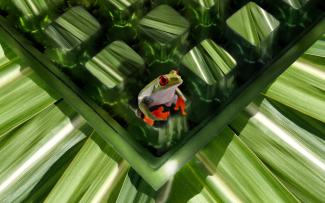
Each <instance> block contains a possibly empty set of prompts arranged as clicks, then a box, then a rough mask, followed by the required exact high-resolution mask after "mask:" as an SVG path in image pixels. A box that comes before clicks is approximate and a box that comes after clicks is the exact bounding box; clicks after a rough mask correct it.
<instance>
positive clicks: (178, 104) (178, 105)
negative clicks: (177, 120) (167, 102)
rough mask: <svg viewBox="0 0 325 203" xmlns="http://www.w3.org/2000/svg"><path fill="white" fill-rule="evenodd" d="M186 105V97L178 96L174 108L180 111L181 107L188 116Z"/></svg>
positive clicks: (182, 111) (184, 114)
mask: <svg viewBox="0 0 325 203" xmlns="http://www.w3.org/2000/svg"><path fill="white" fill-rule="evenodd" d="M185 107H186V104H185V101H184V99H183V98H182V97H178V99H177V101H176V104H175V107H174V110H175V111H178V110H179V109H180V110H181V113H182V115H183V116H186V115H187V113H186V112H185Z"/></svg>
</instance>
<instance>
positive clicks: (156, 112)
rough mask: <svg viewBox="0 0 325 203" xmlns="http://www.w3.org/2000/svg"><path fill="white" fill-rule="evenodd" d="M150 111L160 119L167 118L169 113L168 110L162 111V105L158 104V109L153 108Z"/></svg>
mask: <svg viewBox="0 0 325 203" xmlns="http://www.w3.org/2000/svg"><path fill="white" fill-rule="evenodd" d="M151 113H152V114H153V115H154V116H156V117H157V118H160V119H162V120H167V119H168V117H169V115H170V113H169V111H166V112H164V107H163V106H160V107H159V108H158V109H156V110H153V111H152V112H151Z"/></svg>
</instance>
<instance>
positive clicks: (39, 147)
mask: <svg viewBox="0 0 325 203" xmlns="http://www.w3.org/2000/svg"><path fill="white" fill-rule="evenodd" d="M64 105H65V104H64V103H61V104H59V106H50V107H49V108H48V109H46V110H45V111H43V112H42V113H40V114H39V115H38V116H36V117H35V118H33V119H31V120H30V121H28V122H27V123H26V124H24V125H23V126H21V127H20V128H19V129H17V130H15V131H13V132H11V133H9V134H6V136H5V137H4V138H3V139H2V140H1V142H0V154H1V157H0V163H1V165H0V202H13V201H21V200H22V199H24V198H25V197H26V195H28V193H29V192H30V191H31V190H32V188H33V186H35V185H36V184H37V183H38V181H39V180H40V179H41V178H42V176H43V175H44V174H45V173H46V171H47V170H48V169H49V168H50V167H51V165H52V164H53V163H55V161H56V160H58V158H60V157H61V156H62V155H63V154H64V153H65V152H66V151H67V150H69V149H70V148H71V147H73V146H74V145H75V144H77V143H78V142H80V141H81V140H82V139H84V138H85V136H86V134H89V132H90V130H91V129H90V128H89V127H86V128H84V129H83V131H84V132H82V131H80V130H79V128H81V127H83V126H84V125H86V121H85V120H84V119H83V118H82V117H81V116H80V115H78V114H76V113H74V112H72V111H71V110H69V109H68V108H65V107H64ZM61 109H62V111H61ZM63 112H64V113H63Z"/></svg>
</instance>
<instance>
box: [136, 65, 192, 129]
mask: <svg viewBox="0 0 325 203" xmlns="http://www.w3.org/2000/svg"><path fill="white" fill-rule="evenodd" d="M182 83H183V80H182V78H181V76H180V75H179V74H178V72H177V71H175V70H172V71H170V72H169V73H168V74H165V75H160V76H159V77H157V78H156V79H154V80H153V81H152V82H150V83H149V84H148V85H147V86H145V87H144V88H143V89H142V90H141V91H140V93H139V95H138V106H139V109H140V111H141V112H142V113H143V120H144V122H146V123H147V124H149V125H151V126H152V125H154V122H155V121H166V120H167V119H168V118H169V116H170V112H169V111H165V108H164V107H165V106H166V107H171V106H172V105H173V104H174V105H175V106H174V110H175V111H178V110H181V114H182V115H184V116H185V115H186V112H185V106H186V104H185V102H186V98H185V97H184V95H183V93H182V92H181V91H180V89H179V88H178V86H180V85H181V84H182ZM156 107H158V108H156ZM151 109H155V110H151Z"/></svg>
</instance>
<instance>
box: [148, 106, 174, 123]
mask: <svg viewBox="0 0 325 203" xmlns="http://www.w3.org/2000/svg"><path fill="white" fill-rule="evenodd" d="M151 113H152V114H153V115H154V116H155V117H156V118H159V119H161V120H164V121H166V120H167V119H168V118H169V116H170V113H169V111H166V112H164V107H163V106H160V107H159V108H158V109H156V110H153V111H152V112H151ZM143 121H144V122H145V123H147V124H148V125H150V126H153V125H154V124H155V121H154V120H152V119H151V118H149V117H148V116H146V115H145V116H144V117H143Z"/></svg>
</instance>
